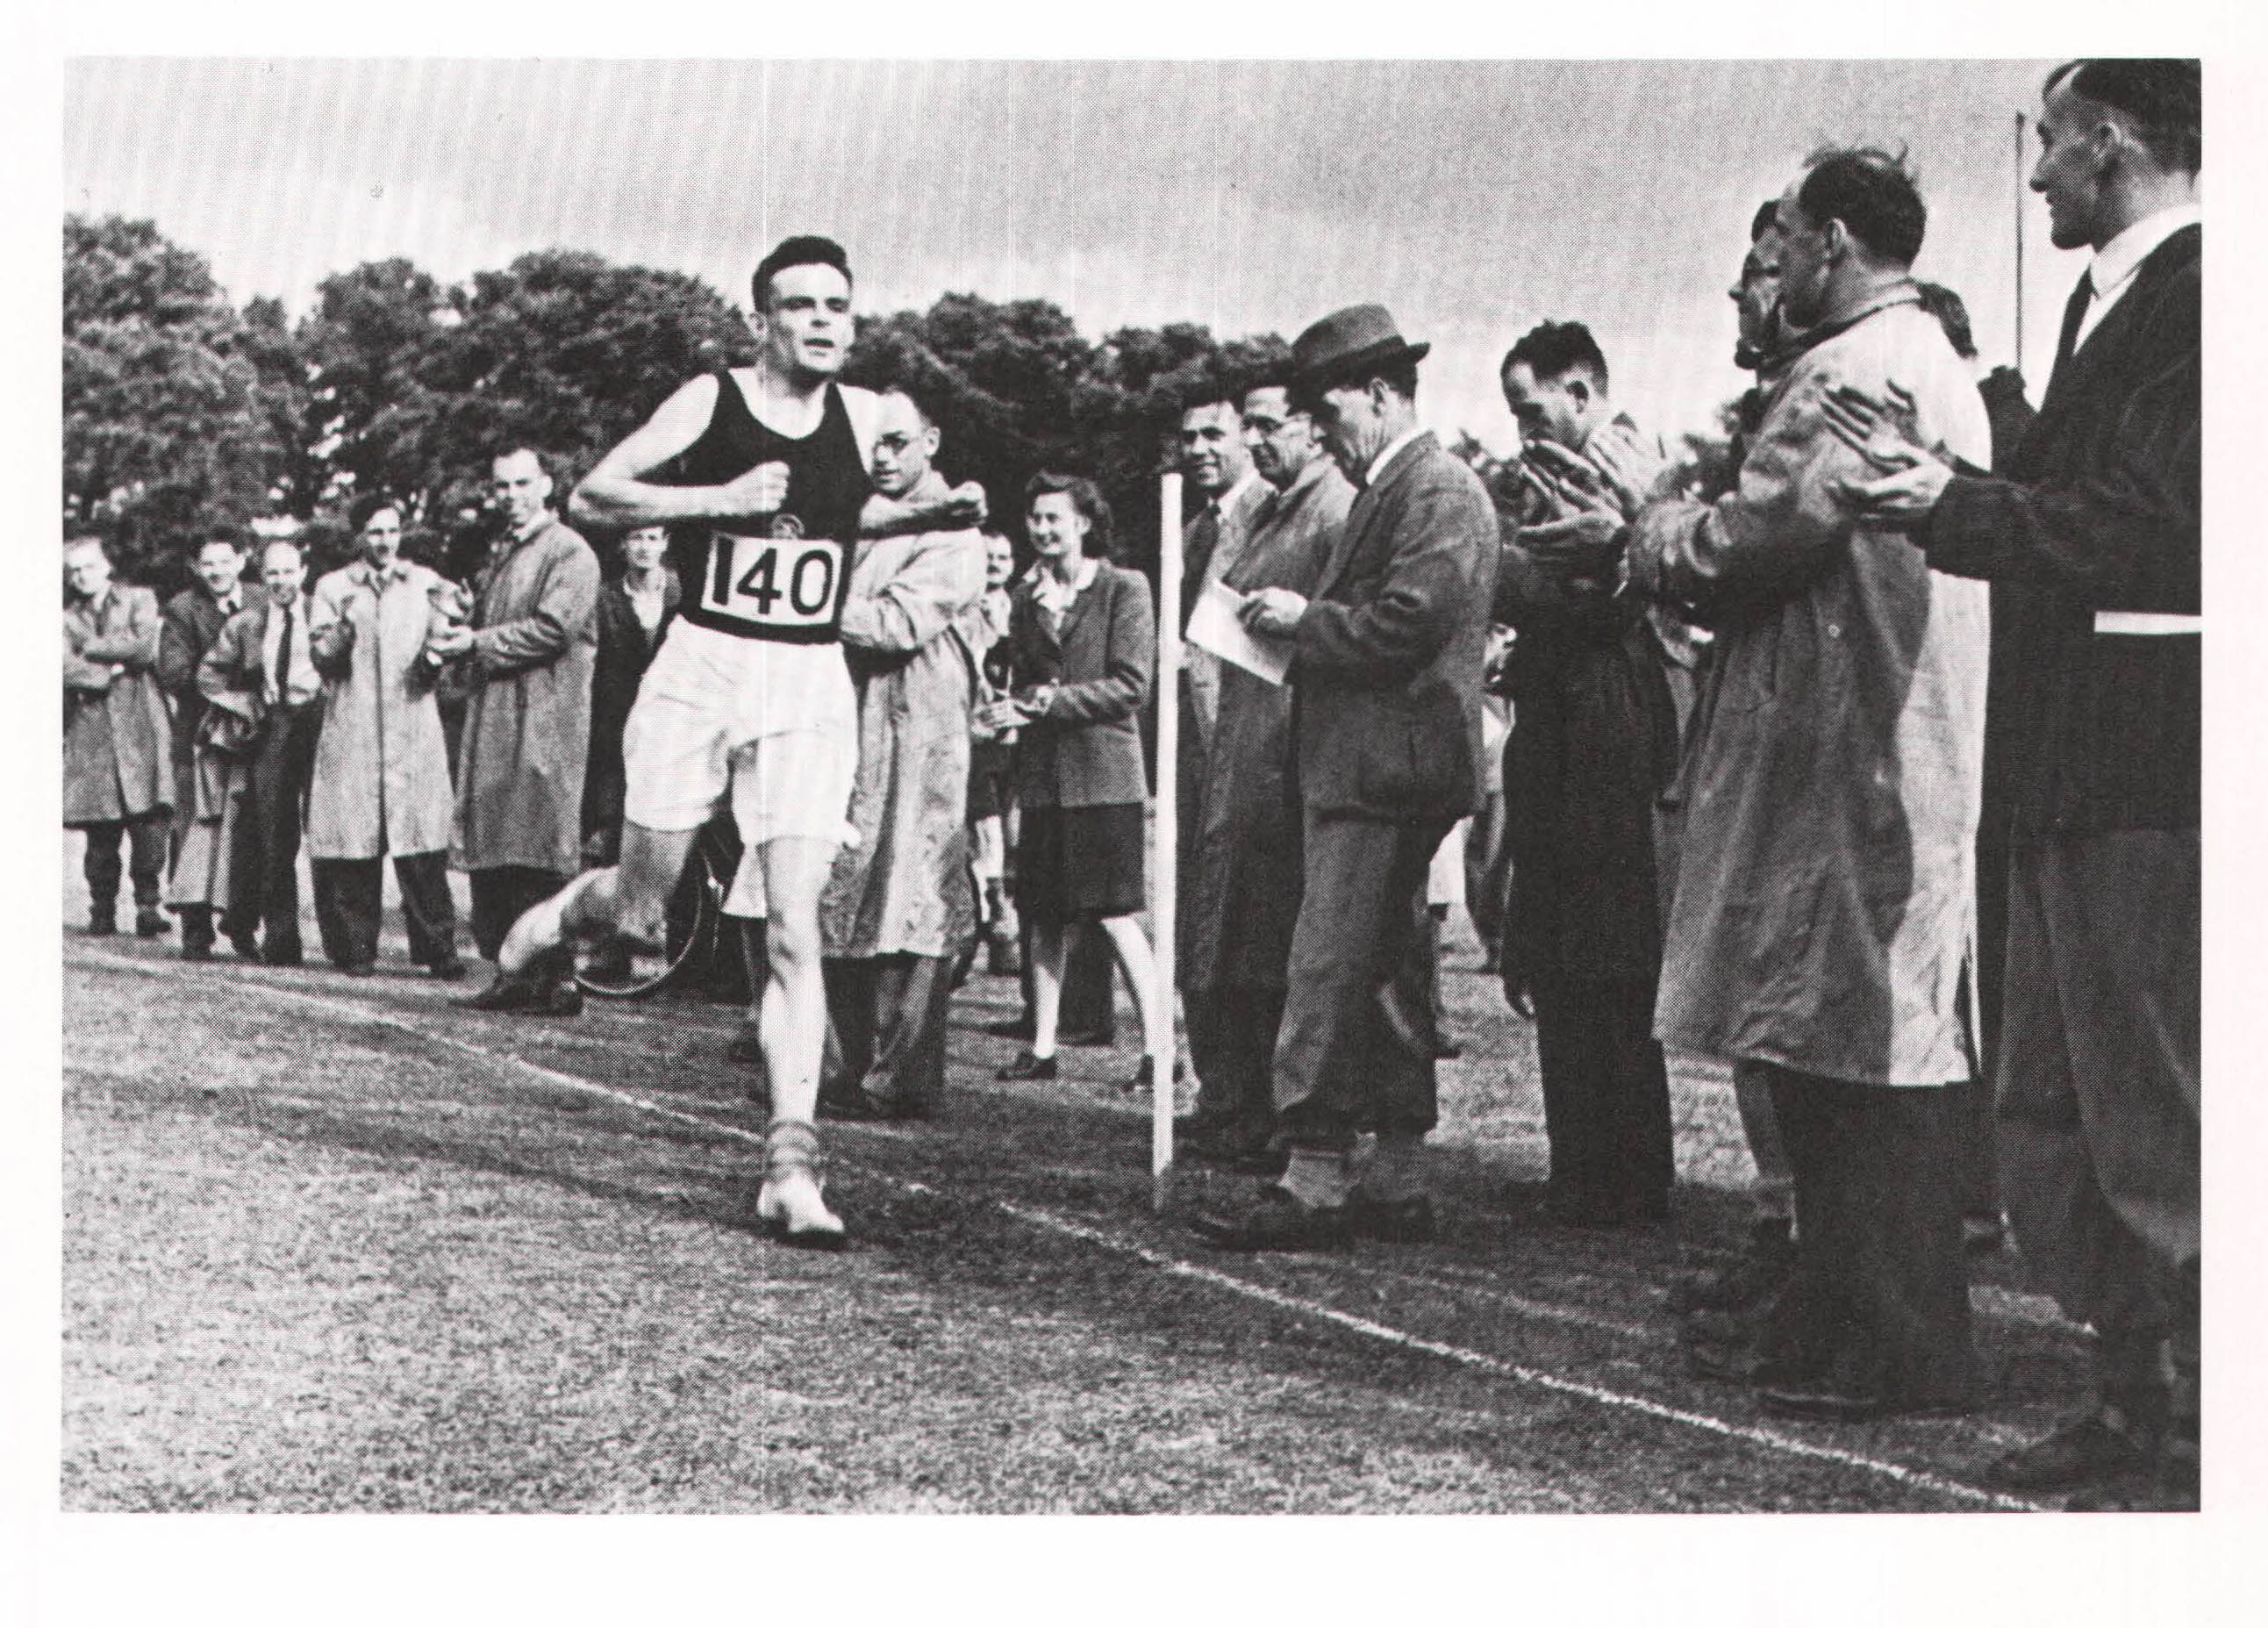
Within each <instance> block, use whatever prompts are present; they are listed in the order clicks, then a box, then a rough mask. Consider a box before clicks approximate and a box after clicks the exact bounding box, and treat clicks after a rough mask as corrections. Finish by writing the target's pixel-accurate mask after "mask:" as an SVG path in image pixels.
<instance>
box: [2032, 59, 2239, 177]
mask: <svg viewBox="0 0 2268 1628" xmlns="http://www.w3.org/2000/svg"><path fill="white" fill-rule="evenodd" d="M2066 80H2068V81H2069V82H2070V85H2071V91H2072V94H2073V95H2074V96H2081V97H2084V98H2086V99H2088V101H2091V102H2094V103H2095V104H2096V105H2097V106H2099V107H2108V108H2110V109H2111V110H2112V111H2113V112H2116V113H2123V114H2125V115H2126V116H2127V117H2128V118H2130V119H2132V120H2133V121H2134V133H2135V135H2136V136H2138V137H2139V139H2140V141H2141V143H2142V145H2143V146H2144V147H2145V148H2146V149H2147V150H2148V151H2149V154H2150V156H2151V157H2152V158H2155V159H2156V160H2157V161H2158V162H2159V163H2160V164H2161V165H2163V166H2165V167H2166V168H2168V169H2169V170H2179V171H2181V172H2183V173H2184V174H2189V175H2194V174H2196V173H2198V171H2199V170H2200V169H2203V168H2204V167H2205V134H2204V129H2203V122H2204V102H2205V98H2204V91H2203V87H2202V83H2201V79H2200V77H2199V74H2198V59H2197V58H2196V57H2194V56H2082V57H2080V58H2079V59H2078V60H2077V61H2075V62H2068V63H2065V64H2064V65H2063V66H2062V67H2060V68H2058V69H2057V70H2055V71H2054V72H2053V73H2051V74H2050V75H2049V76H2048V77H2047V83H2046V84H2044V85H2042V86H2041V87H2040V95H2041V96H2042V98H2043V99H2044V98H2045V97H2046V95H2047V93H2048V92H2051V91H2052V90H2054V89H2055V88H2056V86H2057V85H2060V84H2063V83H2064V82H2065V81H2066Z"/></svg>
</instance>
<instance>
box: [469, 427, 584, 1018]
mask: <svg viewBox="0 0 2268 1628" xmlns="http://www.w3.org/2000/svg"><path fill="white" fill-rule="evenodd" d="M492 473H493V476H494V486H493V494H494V497H495V501H496V505H497V511H498V512H499V513H500V514H501V515H502V517H503V519H504V536H503V538H502V539H501V540H500V541H498V542H497V547H496V551H495V553H494V554H493V555H492V556H490V560H489V563H488V564H487V565H486V566H484V567H483V568H482V571H481V572H480V575H479V576H478V577H477V578H475V582H474V611H473V617H472V621H471V622H470V624H469V625H467V626H450V627H446V628H443V629H440V630H438V631H436V633H435V634H434V636H433V638H432V641H431V649H432V652H433V653H434V654H435V655H437V656H438V657H439V658H441V659H443V660H446V661H450V662H453V664H454V666H453V668H452V670H451V674H450V682H451V683H452V684H453V685H457V686H461V687H462V688H463V689H465V690H466V692H467V696H468V698H467V700H466V703H465V726H464V734H463V736H462V737H461V738H460V741H459V744H458V752H459V756H458V760H457V812H456V829H455V837H454V840H453V843H452V844H451V852H450V859H451V863H453V865H455V866H456V867H457V868H458V869H459V870H461V871H464V872H466V873H468V874H469V876H470V877H471V880H472V895H473V898H472V905H473V941H474V943H475V944H477V945H478V946H479V947H480V951H481V954H482V955H484V956H486V957H488V959H489V960H490V961H494V960H495V959H496V956H497V950H498V948H500V947H502V945H503V943H504V934H506V933H507V932H511V931H512V923H514V922H515V921H518V920H519V917H520V916H521V915H522V914H523V913H524V912H526V911H527V910H530V909H532V908H533V907H534V906H535V905H537V904H540V903H541V902H543V901H544V900H546V899H548V898H549V897H550V896H551V895H553V894H555V893H556V892H558V891H559V889H560V888H563V887H565V886H566V885H567V879H568V878H569V877H571V876H572V875H574V874H575V873H576V871H577V869H578V866H579V865H580V862H581V854H582V847H583V779H584V768H585V763H586V762H587V761H588V756H589V752H590V745H591V669H592V666H593V661H594V659H595V657H596V653H597V649H598V638H599V635H598V617H597V612H598V606H599V556H597V555H595V554H593V552H592V551H591V547H590V545H589V544H588V543H586V542H585V541H583V538H582V536H581V534H579V533H578V532H575V531H573V530H571V529H570V528H569V527H566V526H564V525H563V524H562V523H561V522H560V520H559V519H558V517H557V516H556V514H554V513H553V512H552V510H551V484H552V483H551V476H550V475H549V474H548V473H546V472H545V470H544V468H543V460H541V458H540V457H539V456H537V454H536V453H534V451H532V450H530V449H528V448H527V447H520V448H518V449H516V450H514V451H512V452H510V453H505V454H504V456H503V457H501V458H498V459H497V460H496V462H495V464H494V466H493V470H492ZM574 971H575V967H574V959H573V953H572V952H571V951H564V952H560V953H555V954H550V955H546V956H543V957H541V958H539V961H538V964H536V965H534V966H532V967H529V968H526V969H522V970H521V971H519V972H518V973H504V972H499V973H498V974H497V977H496V981H495V982H494V983H490V985H489V987H488V988H486V989H484V990H482V991H480V992H479V993H478V994H475V995H473V996H471V997H469V998H468V999H467V1000H466V1001H465V1003H464V1004H465V1005H467V1006H472V1007H475V1008H476V1009H478V1010H481V1011H487V1012H512V1011H519V1010H522V1009H526V1008H537V1009H541V1010H543V1011H545V1012H549V1013H555V1014H557V1015H562V1016H564V1015H570V1014H571V1013H573V1012H576V1011H579V1010H580V1009H581V1006H582V996H581V992H580V991H578V990H577V988H576V987H575V983H574Z"/></svg>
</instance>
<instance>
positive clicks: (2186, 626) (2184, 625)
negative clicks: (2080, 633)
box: [2095, 610, 2205, 638]
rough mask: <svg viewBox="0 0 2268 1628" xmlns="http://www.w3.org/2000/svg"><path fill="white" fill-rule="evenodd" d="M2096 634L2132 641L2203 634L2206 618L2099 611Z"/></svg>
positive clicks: (2159, 612) (2158, 612)
mask: <svg viewBox="0 0 2268 1628" xmlns="http://www.w3.org/2000/svg"><path fill="white" fill-rule="evenodd" d="M2095 631H2096V632H2097V633H2118V634H2124V635H2126V636H2128V637H2142V638H2155V637H2165V636H2166V635H2168V634H2172V633H2202V632H2204V631H2205V618H2204V617H2203V616H2190V615H2182V614H2181V613H2179V612H2176V611H2169V610H2098V611H2096V612H2095Z"/></svg>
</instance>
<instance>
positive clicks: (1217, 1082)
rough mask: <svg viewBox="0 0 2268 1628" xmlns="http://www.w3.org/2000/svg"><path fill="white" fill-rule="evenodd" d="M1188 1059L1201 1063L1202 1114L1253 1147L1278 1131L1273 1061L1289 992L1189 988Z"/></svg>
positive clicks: (1230, 986) (1234, 986)
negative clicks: (1285, 995) (1272, 1074)
mask: <svg viewBox="0 0 2268 1628" xmlns="http://www.w3.org/2000/svg"><path fill="white" fill-rule="evenodd" d="M1182 1009H1183V1011H1184V1012H1185V1013H1187V1014H1188V1019H1189V1061H1190V1062H1191V1063H1192V1064H1195V1065H1196V1067H1197V1118H1198V1119H1199V1120H1200V1121H1202V1122H1203V1123H1205V1124H1207V1125H1211V1126H1215V1127H1218V1128H1219V1130H1221V1131H1225V1132H1226V1133H1227V1134H1228V1135H1229V1136H1230V1137H1232V1138H1234V1139H1235V1140H1237V1141H1239V1142H1243V1143H1248V1144H1250V1145H1260V1144H1263V1143H1265V1142H1267V1141H1268V1140H1269V1139H1270V1138H1271V1137H1273V1136H1274V1135H1275V1134H1276V1098H1275V1091H1274V1086H1273V1082H1272V1080H1271V1079H1270V1064H1271V1063H1272V1062H1273V1060H1274V1058H1275V1056H1276V1035H1277V1031H1278V1029H1280V1028H1282V1027H1283V1023H1284V991H1282V990H1280V989H1269V988H1265V987H1263V986H1261V985H1257V984H1245V983H1220V984H1215V985H1213V986H1211V988H1209V989H1199V990H1185V991H1182Z"/></svg>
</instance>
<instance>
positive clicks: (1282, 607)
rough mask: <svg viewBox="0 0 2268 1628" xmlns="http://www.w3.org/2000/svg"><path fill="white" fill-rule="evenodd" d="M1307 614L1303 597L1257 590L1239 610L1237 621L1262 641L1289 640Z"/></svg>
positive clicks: (1288, 591)
mask: <svg viewBox="0 0 2268 1628" xmlns="http://www.w3.org/2000/svg"><path fill="white" fill-rule="evenodd" d="M1236 615H1237V619H1238V620H1239V621H1241V622H1243V623H1244V625H1245V626H1246V627H1247V628H1248V629H1249V630H1251V631H1253V632H1255V633H1257V634H1259V635H1260V636H1261V637H1263V638H1290V637H1292V636H1293V635H1294V634H1296V633H1298V632H1299V630H1300V617H1302V616H1304V615H1307V600H1306V598H1305V597H1304V596H1303V595H1300V594H1297V593H1292V590H1291V589H1289V588H1255V589H1254V590H1253V591H1252V592H1251V593H1248V594H1247V595H1246V596H1245V600H1244V603H1243V604H1241V605H1240V606H1238V607H1237V608H1236Z"/></svg>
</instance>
